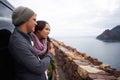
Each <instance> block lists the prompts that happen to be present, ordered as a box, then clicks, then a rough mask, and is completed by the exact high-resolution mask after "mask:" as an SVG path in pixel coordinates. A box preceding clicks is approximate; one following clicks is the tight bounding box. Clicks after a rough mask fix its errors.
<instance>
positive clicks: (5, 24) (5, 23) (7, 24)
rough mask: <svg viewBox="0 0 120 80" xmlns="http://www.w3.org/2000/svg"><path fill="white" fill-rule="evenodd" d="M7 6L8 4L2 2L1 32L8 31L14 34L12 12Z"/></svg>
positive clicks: (0, 13) (0, 8)
mask: <svg viewBox="0 0 120 80" xmlns="http://www.w3.org/2000/svg"><path fill="white" fill-rule="evenodd" d="M7 5H8V4H7V2H5V3H2V2H0V30H2V29H7V30H9V31H11V32H13V29H14V25H13V24H12V20H11V15H12V10H11V9H10V8H9V7H8V6H7Z"/></svg>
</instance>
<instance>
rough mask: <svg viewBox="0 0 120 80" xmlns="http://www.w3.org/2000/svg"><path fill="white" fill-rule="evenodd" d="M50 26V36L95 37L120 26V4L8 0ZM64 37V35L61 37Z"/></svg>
mask: <svg viewBox="0 0 120 80" xmlns="http://www.w3.org/2000/svg"><path fill="white" fill-rule="evenodd" d="M9 1H10V2H11V3H12V4H13V5H14V6H15V7H17V6H20V5H23V6H27V7H30V8H31V9H33V10H34V11H35V12H36V13H37V15H38V16H37V17H38V20H46V21H48V22H49V23H50V25H51V28H52V31H51V36H75V35H76V36H84V35H85V36H86V35H98V34H100V33H101V32H102V31H104V29H106V28H110V29H111V28H113V27H114V26H116V25H118V24H120V0H57V1H56V0H39V1H38V0H19V1H18V0H9ZM61 34H64V35H61Z"/></svg>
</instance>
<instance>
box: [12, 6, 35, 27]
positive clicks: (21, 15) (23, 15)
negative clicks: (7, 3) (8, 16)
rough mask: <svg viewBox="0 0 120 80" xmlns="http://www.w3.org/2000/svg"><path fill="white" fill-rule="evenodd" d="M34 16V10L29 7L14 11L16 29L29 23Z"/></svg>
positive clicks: (21, 7)
mask: <svg viewBox="0 0 120 80" xmlns="http://www.w3.org/2000/svg"><path fill="white" fill-rule="evenodd" d="M33 14H34V11H33V10H31V9H29V8H27V7H23V6H20V7H18V8H16V9H15V10H14V11H13V14H12V23H13V24H14V25H15V26H16V27H18V26H20V25H22V24H24V23H25V22H27V21H28V20H29V19H30V18H31V17H32V16H33Z"/></svg>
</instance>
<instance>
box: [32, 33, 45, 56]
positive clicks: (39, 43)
mask: <svg viewBox="0 0 120 80" xmlns="http://www.w3.org/2000/svg"><path fill="white" fill-rule="evenodd" d="M30 35H31V37H32V39H33V41H34V49H35V51H36V52H37V54H38V55H43V54H44V53H45V52H46V51H47V39H41V40H39V39H38V37H37V36H36V35H35V34H34V33H31V34H30Z"/></svg>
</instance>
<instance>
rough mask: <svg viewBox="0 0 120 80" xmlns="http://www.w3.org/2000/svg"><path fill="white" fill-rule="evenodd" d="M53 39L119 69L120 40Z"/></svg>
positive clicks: (88, 38)
mask: <svg viewBox="0 0 120 80" xmlns="http://www.w3.org/2000/svg"><path fill="white" fill-rule="evenodd" d="M55 39H57V40H60V41H62V42H64V43H65V44H66V45H69V46H72V47H74V48H76V49H77V50H78V51H80V52H85V53H86V54H87V55H89V56H92V57H94V58H98V60H100V61H102V62H103V63H104V64H109V65H110V66H111V67H113V68H117V69H118V70H120V60H119V59H120V42H103V41H100V40H97V39H96V38H95V37H57V38H55Z"/></svg>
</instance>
